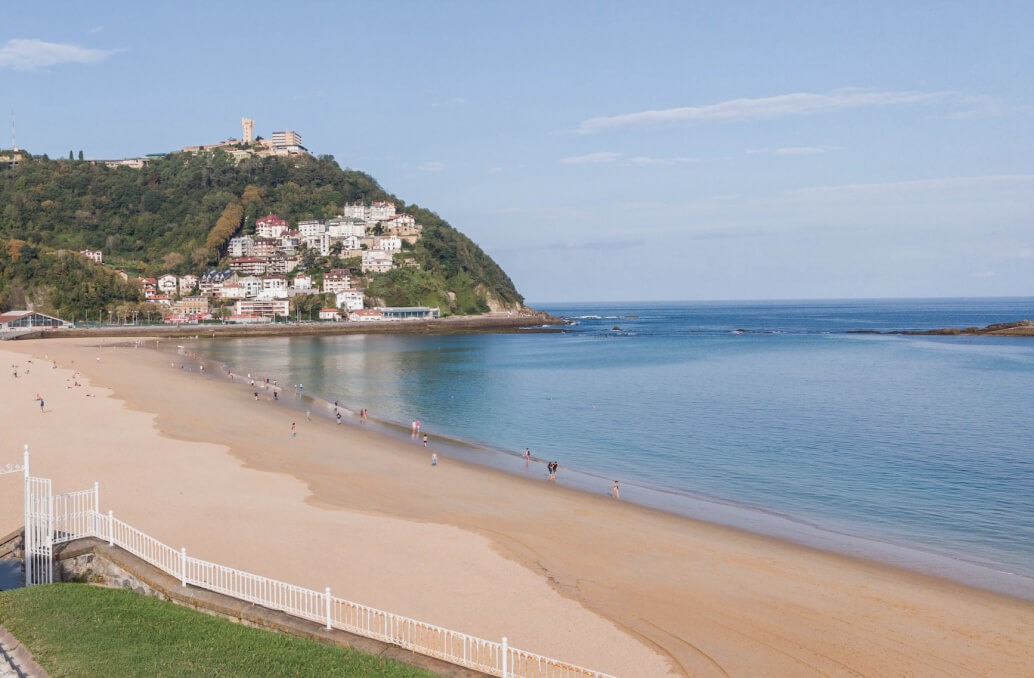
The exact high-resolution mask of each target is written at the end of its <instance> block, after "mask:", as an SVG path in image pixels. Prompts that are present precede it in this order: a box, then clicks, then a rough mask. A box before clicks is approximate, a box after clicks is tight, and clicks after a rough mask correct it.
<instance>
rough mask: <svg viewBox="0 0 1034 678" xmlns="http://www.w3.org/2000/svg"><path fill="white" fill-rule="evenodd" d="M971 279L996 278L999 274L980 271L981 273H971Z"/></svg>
mask: <svg viewBox="0 0 1034 678" xmlns="http://www.w3.org/2000/svg"><path fill="white" fill-rule="evenodd" d="M969 277H970V278H996V277H998V274H997V273H995V272H994V271H980V272H979V273H970V274H969Z"/></svg>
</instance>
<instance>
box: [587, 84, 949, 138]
mask: <svg viewBox="0 0 1034 678" xmlns="http://www.w3.org/2000/svg"><path fill="white" fill-rule="evenodd" d="M962 100H963V97H961V95H959V93H957V92H922V91H914V90H906V91H901V92H876V91H870V90H863V89H856V88H849V89H840V90H834V91H832V92H829V93H827V94H815V93H811V92H796V93H792V94H779V95H777V96H772V97H761V98H757V99H731V100H729V101H723V102H721V103H717V104H708V105H705V106H688V107H685V108H668V109H664V110H659V111H641V112H639V113H626V114H624V115H614V116H608V117H600V118H590V119H588V120H585V121H583V122H582V124H581V125H580V126H579V127H578V132H580V133H581V134H595V133H598V132H609V131H613V130H617V129H627V128H643V127H660V126H669V125H695V124H699V123H705V122H728V121H736V120H767V119H771V118H782V117H787V116H792V115H813V114H816V113H829V112H832V111H842V110H849V109H855V108H864V107H868V106H899V105H905V104H923V103H935V102H945V101H962Z"/></svg>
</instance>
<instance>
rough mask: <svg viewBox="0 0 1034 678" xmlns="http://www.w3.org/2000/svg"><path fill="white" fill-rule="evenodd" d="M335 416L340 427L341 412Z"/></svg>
mask: <svg viewBox="0 0 1034 678" xmlns="http://www.w3.org/2000/svg"><path fill="white" fill-rule="evenodd" d="M334 416H335V417H337V423H338V425H340V424H341V413H340V412H338V413H337V414H335V415H334Z"/></svg>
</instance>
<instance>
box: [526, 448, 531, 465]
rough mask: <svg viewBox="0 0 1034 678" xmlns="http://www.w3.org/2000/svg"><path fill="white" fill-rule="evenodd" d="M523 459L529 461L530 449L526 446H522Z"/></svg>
mask: <svg viewBox="0 0 1034 678" xmlns="http://www.w3.org/2000/svg"><path fill="white" fill-rule="evenodd" d="M524 461H529V462H530V461H531V450H530V449H528V448H527V447H525V448H524Z"/></svg>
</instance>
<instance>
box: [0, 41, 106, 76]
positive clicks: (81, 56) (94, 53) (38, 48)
mask: <svg viewBox="0 0 1034 678" xmlns="http://www.w3.org/2000/svg"><path fill="white" fill-rule="evenodd" d="M122 51H124V50H121V49H92V48H90V47H80V46H79V45H73V44H71V43H67V42H45V41H43V40H21V39H11V40H8V41H7V44H5V45H4V46H3V47H0V68H13V69H15V70H18V71H31V70H35V69H37V68H46V67H47V66H56V65H57V64H93V63H97V62H98V61H103V60H104V59H106V58H108V57H109V56H111V55H112V54H115V53H117V52H122Z"/></svg>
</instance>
